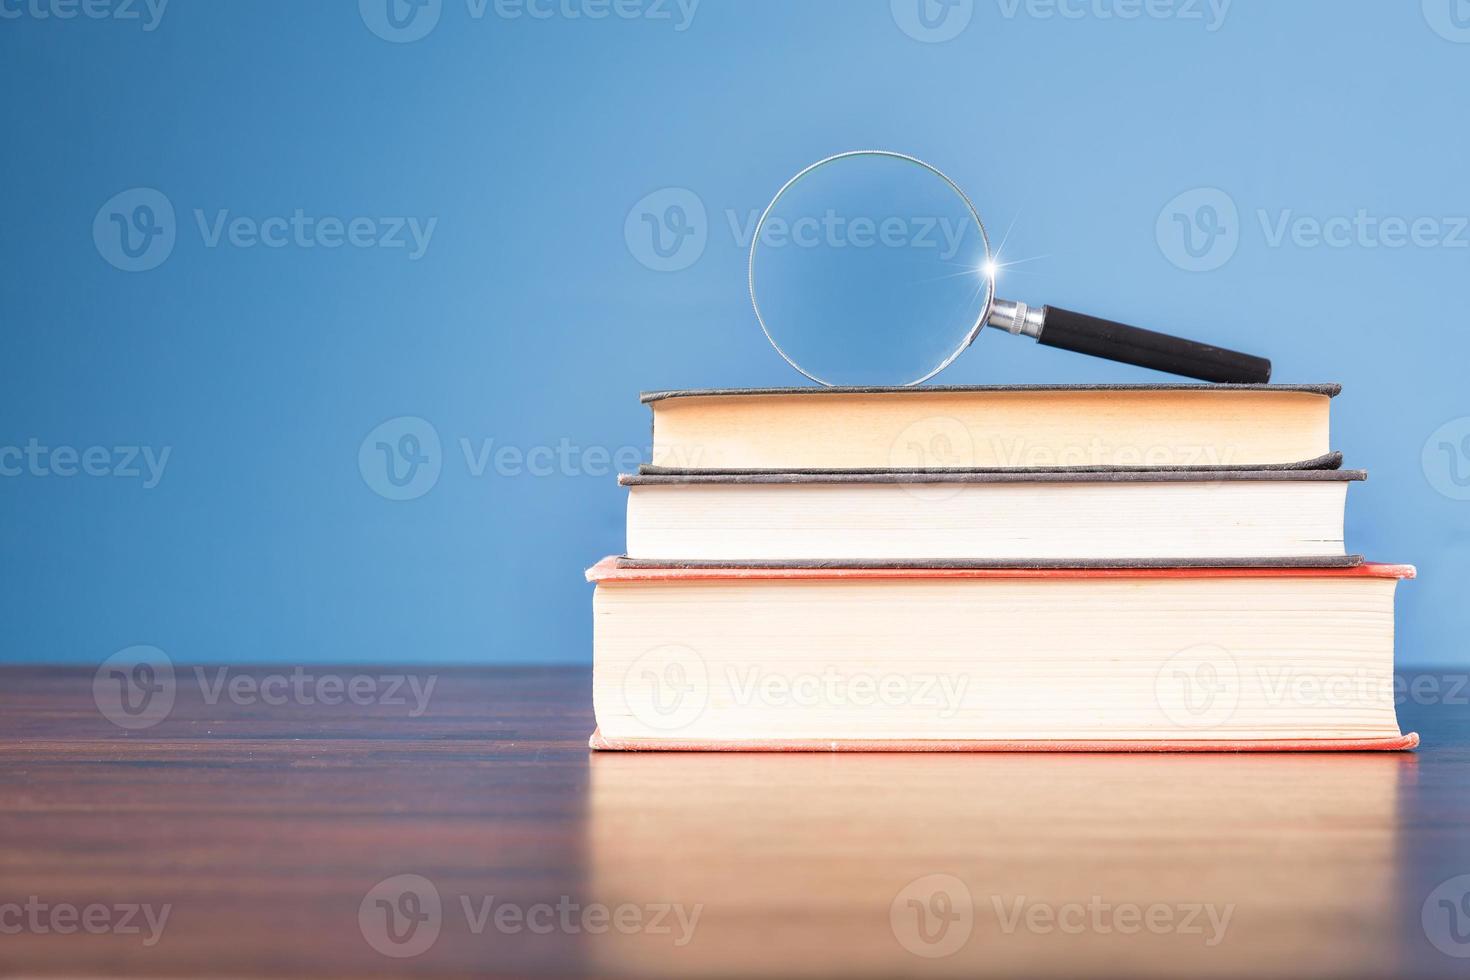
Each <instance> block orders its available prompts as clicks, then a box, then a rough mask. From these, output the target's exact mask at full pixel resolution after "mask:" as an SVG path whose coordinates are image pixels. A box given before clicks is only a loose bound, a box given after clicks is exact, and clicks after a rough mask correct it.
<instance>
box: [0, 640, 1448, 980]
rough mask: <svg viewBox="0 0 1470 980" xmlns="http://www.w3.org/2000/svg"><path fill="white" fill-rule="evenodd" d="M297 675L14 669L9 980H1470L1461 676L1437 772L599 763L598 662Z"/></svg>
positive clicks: (673, 760) (1006, 759) (1403, 767)
mask: <svg viewBox="0 0 1470 980" xmlns="http://www.w3.org/2000/svg"><path fill="white" fill-rule="evenodd" d="M290 671H291V669H290V668H285V669H284V672H285V673H286V675H287V676H285V677H284V678H279V679H277V680H274V681H271V680H267V678H269V677H270V675H272V674H273V673H281V672H282V671H281V670H279V669H251V670H248V671H240V670H233V671H230V672H228V673H227V674H225V675H220V674H218V673H216V672H215V669H214V668H210V669H208V670H206V671H205V672H204V674H203V677H202V680H201V677H200V675H198V674H196V673H195V672H194V671H193V670H192V669H187V668H179V669H178V670H177V672H176V678H175V687H176V691H177V694H176V698H175V702H174V705H173V707H172V710H171V711H170V712H168V713H167V715H166V716H164V717H161V718H159V719H155V720H154V723H152V724H150V725H148V727H142V728H137V729H132V730H129V729H124V728H120V727H118V726H117V725H115V724H114V723H113V722H111V721H109V720H108V718H107V717H104V715H103V714H102V713H101V712H100V711H99V709H98V703H97V701H96V700H95V699H94V693H93V679H94V678H93V672H92V671H90V670H77V669H51V668H44V669H43V668H13V669H6V670H3V671H0V974H6V975H11V974H53V975H54V974H71V975H77V974H114V973H122V974H132V975H145V974H147V975H171V976H199V975H218V974H231V975H248V974H266V973H268V974H271V975H276V976H282V975H323V974H328V975H390V974H403V973H411V972H412V973H424V974H438V975H459V974H476V975H511V976H520V975H543V974H544V975H556V976H568V975H584V974H592V975H645V974H652V975H659V976H669V977H688V976H696V977H697V976H729V975H736V974H746V973H765V974H774V975H844V976H849V975H859V976H890V975H921V974H929V973H934V974H941V975H953V976H977V975H983V976H1006V975H1014V974H1020V973H1024V974H1042V975H1053V976H1085V975H1115V976H1160V977H1165V976H1167V977H1177V976H1186V975H1205V976H1234V975H1240V974H1242V973H1247V972H1251V971H1265V972H1267V973H1270V974H1272V975H1282V974H1287V973H1291V974H1297V975H1304V976H1389V975H1396V976H1400V977H1407V976H1421V975H1422V976H1445V977H1465V976H1470V959H1466V958H1456V957H1452V956H1450V955H1447V953H1446V952H1441V948H1443V949H1445V950H1448V951H1449V952H1457V953H1465V954H1470V899H1467V898H1466V897H1465V895H1466V891H1467V890H1470V878H1464V879H1460V880H1458V881H1455V880H1453V879H1455V878H1456V876H1459V875H1467V874H1470V752H1467V745H1470V724H1467V719H1470V708H1467V707H1466V704H1465V702H1466V700H1467V698H1470V689H1467V688H1464V687H1460V688H1459V689H1458V692H1457V693H1456V687H1457V684H1458V681H1457V678H1459V679H1463V672H1459V673H1458V674H1455V673H1451V672H1440V673H1439V675H1438V676H1440V677H1441V678H1447V679H1445V680H1442V681H1441V682H1440V683H1439V685H1438V691H1437V692H1436V693H1435V694H1434V695H1432V696H1425V697H1419V698H1411V699H1410V703H1406V704H1404V705H1403V706H1402V707H1401V709H1400V712H1401V718H1402V720H1403V723H1404V727H1405V729H1406V730H1407V729H1411V728H1412V729H1414V730H1417V731H1419V732H1420V733H1421V734H1422V735H1423V736H1424V747H1423V748H1421V749H1420V751H1418V752H1417V753H1412V754H1344V755H1330V754H1323V755H1205V756H1194V755H1192V756H1167V755H1166V756H1144V755H989V756H987V755H968V756H903V755H865V756H825V755H673V754H669V755H656V754H655V755H616V754H599V755H595V756H594V755H592V754H590V753H589V752H588V751H587V749H586V738H587V735H588V733H589V732H590V731H591V728H592V716H591V708H590V703H589V690H590V687H589V683H590V682H589V675H588V672H587V671H585V670H582V669H542V668H536V669H532V668H525V669H521V668H514V669H476V670H463V669H458V670H456V669H450V670H438V671H432V670H425V669H423V668H409V669H407V672H412V673H414V674H416V676H417V678H418V679H419V680H420V682H421V683H423V682H425V681H426V679H427V678H428V677H429V675H430V674H433V675H434V677H435V678H436V681H435V687H434V689H433V691H432V694H431V696H430V698H429V702H428V707H427V710H425V711H424V712H423V713H422V714H421V715H419V716H418V717H411V715H412V714H413V713H414V699H413V697H412V696H411V695H409V696H407V697H406V698H405V702H406V703H404V704H397V703H391V702H393V701H394V700H396V698H389V697H387V693H388V692H387V688H388V686H389V684H390V683H391V681H385V680H382V679H381V675H391V674H394V673H399V674H402V673H405V672H406V671H403V670H400V671H394V670H391V669H385V668H365V669H360V670H359V669H344V668H341V667H332V668H326V667H323V668H314V669H310V670H305V671H302V672H301V673H302V674H303V676H304V677H305V680H303V681H302V685H303V686H301V687H300V688H299V689H298V690H299V691H305V692H306V694H305V695H302V694H300V693H297V692H292V691H291V689H290V685H291V684H292V683H294V681H293V680H292V678H291V676H290ZM357 674H361V675H364V677H365V678H373V679H372V680H370V681H368V680H364V681H359V682H357V683H359V685H360V687H359V689H358V691H359V693H360V694H361V693H362V692H365V691H367V690H368V687H367V685H369V684H370V685H371V686H372V692H371V695H370V696H366V695H365V696H363V697H359V698H357V700H359V701H362V702H363V703H361V704H353V703H342V704H338V705H324V704H321V703H306V700H307V699H308V698H309V699H312V700H315V701H319V698H318V697H317V695H319V694H322V693H323V692H328V693H327V696H328V698H329V699H330V696H331V695H330V693H329V692H330V691H335V690H336V688H334V687H331V686H328V687H326V688H323V687H321V686H320V683H321V680H322V678H324V677H330V678H335V679H337V680H339V681H340V682H341V683H342V684H343V688H344V690H348V689H350V688H349V687H348V685H350V684H351V683H353V680H352V678H353V675H357ZM240 678H244V679H243V680H242V679H240ZM222 679H223V680H224V681H225V683H226V686H225V687H223V688H219V687H217V685H218V684H219V682H220V681H221V680H222ZM261 684H263V685H264V686H263V687H256V686H255V685H261ZM231 685H233V687H231ZM232 691H233V693H231V692H232ZM252 691H253V693H252ZM283 692H286V694H285V697H284V702H285V703H279V704H271V703H267V702H268V700H273V701H281V700H282V697H281V695H282V693H283ZM402 693H405V692H403V691H400V694H402ZM211 695H213V696H212V697H211ZM266 695H270V697H269V698H267V697H266ZM342 700H344V702H345V701H347V700H348V698H347V697H346V696H345V695H343V697H342ZM1428 700H1434V701H1438V702H1440V703H1434V704H1419V703H1415V702H1416V701H1428ZM211 701H213V703H211ZM385 701H387V702H390V703H384V702H385ZM112 713H114V714H115V713H116V712H115V711H113V712H112ZM400 876H412V877H400ZM1445 882H1448V884H1442V883H1445ZM68 909H70V910H71V911H70V912H69V911H68ZM129 909H133V912H132V913H131V914H129V912H128V910H129ZM165 912H166V914H167V918H166V919H165V918H163V916H164V914H165ZM149 913H151V915H152V920H151V924H150V920H149V917H148V915H149ZM68 926H70V928H72V929H73V930H75V931H73V932H70V933H66V932H63V931H62V930H64V929H66V928H68ZM86 926H90V927H91V928H92V929H93V931H94V932H95V933H96V934H91V933H89V932H88V931H87V929H86ZM128 926H132V927H133V928H134V929H135V930H136V931H129V930H128V928H127V927H128ZM1436 944H1438V945H1436ZM380 950H381V951H380ZM405 953H414V954H416V955H412V956H405V955H402V954H405ZM941 953H942V954H946V955H937V954H941Z"/></svg>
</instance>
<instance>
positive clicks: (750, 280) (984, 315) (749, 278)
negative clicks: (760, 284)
mask: <svg viewBox="0 0 1470 980" xmlns="http://www.w3.org/2000/svg"><path fill="white" fill-rule="evenodd" d="M860 156H877V157H893V158H894V159H897V160H905V161H907V162H909V163H916V164H918V165H919V166H921V167H923V168H924V169H925V170H927V171H929V172H930V173H932V174H933V175H934V176H936V177H938V178H939V179H940V180H942V181H944V182H945V183H946V184H948V185H949V187H950V190H952V191H954V192H955V193H956V194H957V195H959V198H960V200H961V201H964V202H965V207H967V208H969V209H970V216H971V217H972V218H974V219H975V225H976V227H978V228H979V229H980V241H981V244H983V245H984V247H985V261H986V264H987V265H989V263H990V261H991V258H992V256H991V254H990V235H989V234H987V233H986V231H985V222H984V221H981V220H980V212H979V211H977V210H975V205H974V204H973V203H972V202H971V201H970V197H969V195H968V194H966V193H965V192H964V191H963V190H961V189H960V185H959V184H956V183H955V182H954V181H952V180H950V179H949V175H948V174H946V173H945V172H944V171H942V170H940V169H939V168H938V167H936V166H933V165H932V164H929V163H925V162H924V161H923V160H920V159H919V158H918V157H913V156H909V155H908V154H907V153H896V152H894V151H893V150H848V151H846V152H844V153H834V154H833V155H832V156H829V157H824V158H822V159H821V160H818V161H817V162H816V163H814V164H812V165H811V166H809V167H806V168H805V169H803V170H802V171H801V172H800V173H798V174H797V175H796V176H795V177H792V178H791V179H790V180H788V181H787V182H786V183H784V184H782V185H781V189H780V190H779V191H777V192H776V196H775V197H773V198H771V203H770V204H767V205H766V209H765V210H764V211H762V212H761V219H760V221H758V222H756V225H755V235H754V236H753V237H752V238H751V240H750V261H749V265H748V267H747V272H746V284H747V286H748V287H749V289H750V305H751V307H752V308H754V310H755V319H756V322H758V323H759V324H760V325H761V332H762V333H764V334H765V335H766V340H768V341H770V344H771V346H772V347H774V348H776V353H777V354H780V355H781V359H782V360H784V361H785V362H786V363H787V364H790V365H791V366H792V367H794V368H796V370H797V371H798V372H800V373H801V374H802V375H803V376H804V377H806V378H809V379H810V380H812V381H815V382H816V383H817V384H819V385H826V386H827V387H828V388H835V387H838V386H837V385H834V384H833V383H832V382H830V381H827V380H825V379H823V378H819V377H817V376H816V375H815V374H812V373H811V372H810V371H808V370H806V368H804V367H802V366H801V365H800V364H798V363H796V361H795V360H793V359H792V358H791V356H790V355H789V354H787V353H786V352H785V351H784V350H782V349H781V345H780V344H779V343H777V342H776V338H775V337H773V336H771V330H770V328H769V327H767V326H766V318H765V317H764V316H762V315H761V304H760V301H759V300H758V299H756V296H755V251H756V249H757V248H758V247H759V246H760V241H761V231H762V229H764V228H765V226H766V219H767V218H768V217H770V214H771V211H772V210H773V209H774V208H775V207H776V203H777V202H778V201H780V200H781V195H783V194H785V193H786V192H787V190H789V189H790V188H791V185H792V184H795V183H796V182H797V181H799V180H801V178H803V177H805V176H806V175H807V174H809V173H811V172H812V171H813V170H816V169H817V168H818V167H821V166H825V165H826V164H829V163H832V162H833V161H834V160H842V159H845V158H846V157H860ZM985 281H986V285H985V303H984V305H983V306H981V308H980V316H979V318H978V319H976V320H975V323H974V325H972V326H971V327H970V332H969V333H968V334H966V336H965V339H964V340H963V341H962V342H961V343H960V344H959V346H957V347H956V348H955V349H954V351H953V352H952V353H951V354H950V355H949V356H948V357H946V358H945V359H944V360H943V361H941V362H940V363H939V366H938V367H936V368H935V369H934V370H932V371H930V372H929V373H928V374H926V375H924V376H923V377H922V378H919V379H917V380H915V381H905V382H904V383H903V385H901V387H905V388H907V387H912V386H913V385H921V384H923V383H924V382H925V381H928V380H929V379H930V378H932V377H934V376H935V375H936V374H938V373H939V372H940V371H943V370H944V369H945V368H947V367H949V366H950V365H951V364H953V363H954V360H955V358H957V357H959V356H960V355H961V354H963V353H964V352H965V349H966V348H967V347H969V346H970V345H971V344H973V343H974V342H975V338H976V337H978V336H979V335H980V331H981V330H982V329H983V328H984V327H985V322H986V321H987V320H989V319H990V309H991V306H992V305H993V304H994V303H995V280H994V278H992V277H991V276H988V275H987V276H985Z"/></svg>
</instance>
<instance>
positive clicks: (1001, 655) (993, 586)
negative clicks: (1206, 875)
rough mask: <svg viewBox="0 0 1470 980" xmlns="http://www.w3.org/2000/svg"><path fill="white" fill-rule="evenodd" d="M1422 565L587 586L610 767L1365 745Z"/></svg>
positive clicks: (1386, 731)
mask: <svg viewBox="0 0 1470 980" xmlns="http://www.w3.org/2000/svg"><path fill="white" fill-rule="evenodd" d="M1413 575H1414V569H1413V568H1412V567H1410V566H1407V565H1381V564H1372V563H1369V564H1364V565H1359V566H1356V567H1350V568H1130V569H1122V568H1108V569H1099V568H1091V569H1056V568H1046V569H1028V568H1009V569H994V568H991V569H980V568H931V569H917V568H887V569H854V568H842V569H821V568H795V567H792V568H782V567H770V566H767V567H761V568H650V567H646V566H640V567H636V568H632V567H624V566H622V565H620V564H619V562H618V560H617V559H613V558H609V559H605V560H604V561H602V562H600V563H598V564H597V565H596V566H595V567H593V568H592V569H590V570H589V571H588V573H587V577H588V579H589V580H591V581H593V582H595V583H596V584H597V591H596V595H595V597H594V600H593V610H594V658H593V659H594V669H593V704H594V708H595V711H596V716H597V725H598V730H597V732H596V733H595V734H594V735H593V737H592V741H591V745H592V747H593V748H594V749H621V750H665V751H821V752H839V751H931V752H932V751H1064V752H1077V751H1322V750H1339V751H1363V750H1395V749H1408V748H1413V747H1414V746H1415V745H1417V744H1418V737H1417V736H1416V735H1413V734H1408V735H1405V734H1403V733H1401V732H1400V730H1399V726H1398V721H1397V718H1396V716H1395V713H1394V687H1393V596H1394V590H1395V587H1396V586H1397V583H1398V581H1399V580H1400V579H1405V578H1412V577H1413Z"/></svg>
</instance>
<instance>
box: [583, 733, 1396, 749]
mask: <svg viewBox="0 0 1470 980" xmlns="http://www.w3.org/2000/svg"><path fill="white" fill-rule="evenodd" d="M587 744H588V747H589V748H592V749H594V750H596V751H599V752H1402V751H1405V750H1408V749H1412V748H1415V747H1416V746H1418V744H1419V736H1418V735H1417V734H1415V733H1414V732H1410V733H1409V734H1407V735H1396V736H1388V737H1385V738H1286V739H1217V740H1215V741H1206V740H1204V739H1179V738H1159V739H1055V740H1052V739H1038V740H1033V741H1015V740H980V739H961V740H944V739H846V740H838V741H824V740H818V739H751V740H748V741H746V740H741V741H710V740H699V739H682V740H681V739H662V738H657V739H654V738H606V737H605V736H604V735H603V734H602V729H600V728H599V729H597V730H596V731H594V732H593V733H592V738H591V739H590V740H589V741H588V743H587Z"/></svg>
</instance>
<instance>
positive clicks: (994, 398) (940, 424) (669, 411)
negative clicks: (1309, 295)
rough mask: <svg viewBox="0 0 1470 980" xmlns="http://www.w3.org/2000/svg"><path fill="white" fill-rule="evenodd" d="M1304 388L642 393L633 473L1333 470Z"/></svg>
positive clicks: (1323, 422) (1318, 399) (1319, 387)
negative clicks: (644, 456) (645, 410)
mask: <svg viewBox="0 0 1470 980" xmlns="http://www.w3.org/2000/svg"><path fill="white" fill-rule="evenodd" d="M1340 390H1341V387H1340V386H1339V385H1335V384H1314V385H1224V384H1141V385H980V386H963V387H959V386H951V387H945V386H924V387H909V388H734V389H723V390H691V391H656V392H646V393H644V395H643V401H644V403H645V404H647V405H648V406H649V407H650V408H651V409H652V410H653V461H652V464H651V465H646V466H644V467H643V468H642V472H644V473H653V474H658V473H749V472H761V471H770V470H778V471H784V472H799V473H829V472H834V471H854V470H856V471H883V470H901V471H904V472H914V471H919V472H986V471H1035V470H1068V471H1111V470H1160V469H1189V470H1201V469H1204V470H1208V469H1222V470H1223V469H1253V470H1259V469H1336V468H1337V467H1338V466H1340V465H1341V463H1342V456H1341V454H1340V453H1335V452H1333V451H1332V450H1331V448H1330V447H1329V445H1328V407H1329V403H1330V401H1331V399H1332V398H1333V397H1334V396H1335V395H1337V393H1338V392H1339V391H1340Z"/></svg>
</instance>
